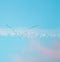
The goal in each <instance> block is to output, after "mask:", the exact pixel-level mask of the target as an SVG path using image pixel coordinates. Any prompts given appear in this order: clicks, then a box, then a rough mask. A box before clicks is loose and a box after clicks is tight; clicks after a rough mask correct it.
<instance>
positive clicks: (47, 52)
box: [30, 39, 60, 59]
mask: <svg viewBox="0 0 60 62" xmlns="http://www.w3.org/2000/svg"><path fill="white" fill-rule="evenodd" d="M30 42H31V43H30V49H31V50H32V51H33V50H36V51H38V52H40V53H42V55H44V56H45V57H49V58H51V59H60V44H58V43H57V44H56V45H55V46H54V47H56V49H49V48H44V47H42V46H41V44H40V43H38V41H36V40H34V39H33V40H32V39H30Z"/></svg>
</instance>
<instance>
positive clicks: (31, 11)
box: [0, 0, 60, 29]
mask: <svg viewBox="0 0 60 62" xmlns="http://www.w3.org/2000/svg"><path fill="white" fill-rule="evenodd" d="M0 24H1V25H4V24H9V25H11V26H12V27H30V26H34V25H40V28H48V29H49V28H60V1H59V0H1V1H0Z"/></svg>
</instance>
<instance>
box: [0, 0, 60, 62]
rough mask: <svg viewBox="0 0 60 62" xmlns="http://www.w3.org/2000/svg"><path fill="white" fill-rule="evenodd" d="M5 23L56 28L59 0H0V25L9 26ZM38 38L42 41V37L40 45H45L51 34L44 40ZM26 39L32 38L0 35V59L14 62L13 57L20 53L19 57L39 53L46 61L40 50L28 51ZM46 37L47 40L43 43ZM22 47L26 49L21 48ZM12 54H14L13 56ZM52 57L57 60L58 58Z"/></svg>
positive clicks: (59, 19)
mask: <svg viewBox="0 0 60 62" xmlns="http://www.w3.org/2000/svg"><path fill="white" fill-rule="evenodd" d="M7 25H9V26H11V27H12V28H14V29H15V28H27V29H28V28H30V27H33V26H35V27H36V26H37V28H39V29H48V30H49V29H51V30H52V29H56V30H57V29H60V0H0V27H1V28H9V27H8V26H7ZM54 39H55V38H54ZM57 39H58V40H60V39H59V38H57ZM57 39H56V40H57ZM36 40H39V39H36ZM40 40H41V41H43V42H44V40H45V41H46V42H45V43H43V42H42V44H41V45H43V46H46V45H47V44H48V43H50V40H52V38H50V39H47V40H46V39H44V38H42V39H40ZM28 41H32V39H31V40H30V39H27V38H25V37H22V38H19V37H17V36H13V37H11V36H8V37H4V36H0V62H15V61H16V60H15V61H14V59H15V58H20V57H23V60H25V59H26V58H27V57H33V59H34V58H35V57H36V58H38V57H39V58H41V59H44V60H47V61H48V62H49V60H50V59H47V58H45V57H43V55H42V56H41V53H39V54H38V52H37V51H32V52H31V51H30V50H29V45H30V44H29V42H28ZM47 41H49V42H48V43H47ZM52 41H53V40H52ZM53 42H54V41H53ZM51 44H52V42H51ZM37 45H38V42H37ZM47 47H49V45H47ZM24 48H27V49H26V50H24ZM37 48H38V47H37ZM38 51H39V50H38ZM25 56H26V58H25ZM12 57H14V59H13V60H12ZM18 60H19V59H18ZM26 60H27V59H26ZM29 60H30V59H29ZM31 60H32V59H31ZM37 60H38V61H40V60H39V59H37ZM52 60H53V59H52ZM32 61H33V60H32ZM53 61H54V60H53ZM53 61H51V62H53ZM56 61H57V62H59V60H56ZM17 62H18V61H17ZM43 62H44V61H43Z"/></svg>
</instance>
